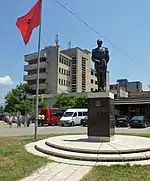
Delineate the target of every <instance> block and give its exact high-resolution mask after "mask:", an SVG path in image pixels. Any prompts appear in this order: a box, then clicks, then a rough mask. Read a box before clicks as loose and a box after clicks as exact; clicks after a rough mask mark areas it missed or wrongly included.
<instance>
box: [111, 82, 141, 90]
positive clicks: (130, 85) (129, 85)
mask: <svg viewBox="0 0 150 181" xmlns="http://www.w3.org/2000/svg"><path fill="white" fill-rule="evenodd" d="M120 88H122V89H124V90H125V91H127V92H142V91H143V89H142V83H141V82H140V81H133V82H128V80H127V79H118V80H117V83H116V84H111V85H110V90H111V91H114V90H118V89H120Z"/></svg>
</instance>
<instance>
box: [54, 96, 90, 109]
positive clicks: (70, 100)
mask: <svg viewBox="0 0 150 181" xmlns="http://www.w3.org/2000/svg"><path fill="white" fill-rule="evenodd" d="M53 107H57V108H63V109H69V108H87V97H86V96H70V95H69V94H66V93H62V94H58V95H57V96H56V97H55V103H54V105H53Z"/></svg>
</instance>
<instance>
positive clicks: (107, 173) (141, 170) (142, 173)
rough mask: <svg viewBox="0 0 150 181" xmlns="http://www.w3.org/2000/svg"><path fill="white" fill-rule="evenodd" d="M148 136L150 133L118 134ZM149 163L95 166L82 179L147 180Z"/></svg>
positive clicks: (149, 172)
mask: <svg viewBox="0 0 150 181" xmlns="http://www.w3.org/2000/svg"><path fill="white" fill-rule="evenodd" d="M120 135H129V136H142V137H147V138H150V134H136V133H132V134H130V133H129V134H126V133H125V134H120ZM149 180H150V165H134V166H130V165H128V164H127V165H123V166H120V165H113V166H97V167H94V168H93V169H92V170H91V172H90V173H89V174H87V175H86V176H85V177H84V178H83V179H82V181H149Z"/></svg>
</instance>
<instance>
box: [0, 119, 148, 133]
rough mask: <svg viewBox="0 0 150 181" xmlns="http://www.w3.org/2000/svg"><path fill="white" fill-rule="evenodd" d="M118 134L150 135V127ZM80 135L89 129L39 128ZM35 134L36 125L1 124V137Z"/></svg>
mask: <svg viewBox="0 0 150 181" xmlns="http://www.w3.org/2000/svg"><path fill="white" fill-rule="evenodd" d="M115 132H116V133H139V134H140V133H145V134H147V133H150V127H148V128H143V129H141V128H137V129H131V128H116V129H115ZM69 133H72V134H78V133H87V127H82V126H74V127H60V126H49V127H39V128H38V134H69ZM33 134H34V124H31V125H30V127H28V128H25V127H21V128H17V127H16V124H13V127H12V128H10V127H9V125H7V124H6V123H4V122H0V136H25V135H33Z"/></svg>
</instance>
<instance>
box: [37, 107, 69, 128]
mask: <svg viewBox="0 0 150 181" xmlns="http://www.w3.org/2000/svg"><path fill="white" fill-rule="evenodd" d="M64 112H65V110H63V109H60V108H43V109H42V110H41V113H40V115H44V116H45V119H44V121H43V122H42V123H39V125H42V126H43V125H44V124H48V125H49V126H51V125H58V124H59V122H60V118H61V117H62V116H63V114H64Z"/></svg>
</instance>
